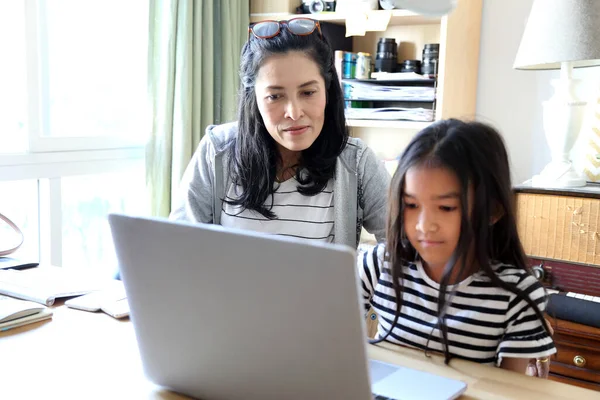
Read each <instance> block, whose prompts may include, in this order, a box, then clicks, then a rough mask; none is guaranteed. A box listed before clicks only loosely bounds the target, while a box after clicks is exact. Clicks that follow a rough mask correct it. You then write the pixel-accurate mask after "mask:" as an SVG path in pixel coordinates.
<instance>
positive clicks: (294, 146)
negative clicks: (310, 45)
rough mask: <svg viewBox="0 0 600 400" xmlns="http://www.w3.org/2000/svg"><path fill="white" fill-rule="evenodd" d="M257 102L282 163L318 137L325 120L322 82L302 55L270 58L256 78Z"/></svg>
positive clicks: (295, 52)
mask: <svg viewBox="0 0 600 400" xmlns="http://www.w3.org/2000/svg"><path fill="white" fill-rule="evenodd" d="M256 101H257V103H258V109H259V111H260V115H261V116H262V118H263V121H264V123H265V126H266V128H267V131H268V132H269V134H270V135H271V137H273V139H274V140H275V141H276V142H277V144H278V148H279V151H280V153H281V156H282V158H283V160H284V163H285V162H286V160H292V161H294V160H296V159H297V157H298V155H299V152H300V151H302V150H306V149H308V148H309V147H310V146H311V145H312V144H313V143H314V141H315V140H316V139H317V137H319V134H320V133H321V130H322V129H323V122H324V121H325V104H326V90H325V81H324V80H323V77H322V76H321V74H320V72H319V67H318V66H317V64H316V63H315V62H314V61H313V60H312V59H311V58H309V57H308V56H306V55H305V54H304V53H302V52H297V51H292V52H288V53H286V54H281V55H273V56H271V57H269V58H268V59H267V60H266V61H265V62H264V64H263V65H262V66H261V67H260V69H259V71H258V75H257V79H256Z"/></svg>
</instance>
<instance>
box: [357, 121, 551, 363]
mask: <svg viewBox="0 0 600 400" xmlns="http://www.w3.org/2000/svg"><path fill="white" fill-rule="evenodd" d="M358 264H359V275H360V278H361V280H362V288H363V289H362V290H363V298H364V304H365V307H366V308H369V306H372V307H373V308H374V310H375V311H376V312H377V314H378V315H379V322H378V327H377V334H376V336H375V338H376V339H375V340H374V341H373V342H379V341H382V340H388V341H390V342H394V343H398V344H402V345H408V346H411V347H416V348H420V349H424V350H433V351H439V352H442V353H444V354H445V360H446V363H448V362H449V360H450V359H451V358H452V357H458V358H463V359H466V360H471V361H475V362H478V363H482V364H490V365H496V366H499V367H502V368H505V369H510V370H515V371H519V372H522V373H525V371H526V369H527V365H528V362H529V360H530V359H535V358H537V359H538V362H537V369H538V370H540V369H542V370H544V369H545V370H546V371H547V365H548V356H550V355H551V354H553V353H555V352H556V349H555V347H554V343H553V341H552V338H551V336H550V335H549V333H548V329H549V327H548V326H547V325H546V322H545V320H544V317H543V314H542V312H543V310H544V308H545V305H546V295H545V291H544V288H543V287H542V286H541V285H540V284H539V283H538V281H537V280H536V279H535V278H534V277H533V276H532V275H531V274H530V272H529V271H528V268H527V264H526V258H525V254H524V252H523V248H522V246H521V243H520V241H519V236H518V233H517V226H516V222H515V211H514V208H513V193H512V190H511V183H510V170H509V165H508V156H507V153H506V149H505V147H504V143H503V141H502V138H501V137H500V135H499V134H498V132H496V131H495V130H494V129H492V128H491V127H489V126H486V125H484V124H481V123H476V122H461V121H458V120H446V121H440V122H437V123H435V124H433V125H431V126H430V127H428V128H426V129H424V130H422V131H421V132H420V133H419V134H418V135H417V136H416V137H415V138H414V139H413V140H412V142H411V143H410V144H409V145H408V147H407V149H406V150H405V152H404V154H403V155H402V158H401V160H400V163H399V166H398V169H397V170H396V173H395V174H394V177H393V178H392V183H391V185H390V200H389V212H388V221H387V248H385V247H384V245H381V244H380V245H378V246H376V247H374V248H372V249H371V250H369V251H367V252H366V253H364V254H363V255H362V256H361V257H359V261H358ZM534 365H535V362H534ZM528 373H529V372H528ZM537 374H538V375H544V372H539V371H538V373H537ZM546 374H547V372H546Z"/></svg>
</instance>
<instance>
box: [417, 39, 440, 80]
mask: <svg viewBox="0 0 600 400" xmlns="http://www.w3.org/2000/svg"><path fill="white" fill-rule="evenodd" d="M439 57H440V44H439V43H427V44H426V45H425V46H423V63H422V65H421V73H422V74H423V75H430V76H436V75H437V74H438V65H439Z"/></svg>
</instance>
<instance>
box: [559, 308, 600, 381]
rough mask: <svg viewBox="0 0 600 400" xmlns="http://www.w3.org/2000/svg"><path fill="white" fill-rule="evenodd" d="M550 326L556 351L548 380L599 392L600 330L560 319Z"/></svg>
mask: <svg viewBox="0 0 600 400" xmlns="http://www.w3.org/2000/svg"><path fill="white" fill-rule="evenodd" d="M599 318H600V316H599ZM552 325H553V327H554V343H555V345H556V348H557V350H558V352H557V353H556V354H555V355H554V356H553V357H552V363H551V364H550V379H552V380H556V381H560V382H565V383H570V384H573V385H577V386H581V387H585V388H587V389H594V390H598V391H600V329H598V328H594V327H590V326H586V325H581V324H576V323H574V322H569V321H561V320H554V321H552Z"/></svg>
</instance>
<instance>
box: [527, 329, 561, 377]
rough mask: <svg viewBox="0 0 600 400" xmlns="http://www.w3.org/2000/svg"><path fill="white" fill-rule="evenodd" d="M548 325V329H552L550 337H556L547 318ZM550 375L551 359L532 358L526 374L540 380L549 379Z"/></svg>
mask: <svg viewBox="0 0 600 400" xmlns="http://www.w3.org/2000/svg"><path fill="white" fill-rule="evenodd" d="M545 320H546V324H547V326H548V328H550V332H549V333H550V335H551V336H552V335H554V329H552V324H550V321H548V319H547V318H545ZM549 373H550V358H549V357H543V358H532V359H531V360H529V364H527V370H526V371H525V374H527V375H529V376H537V377H538V378H542V379H548V374H549Z"/></svg>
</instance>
